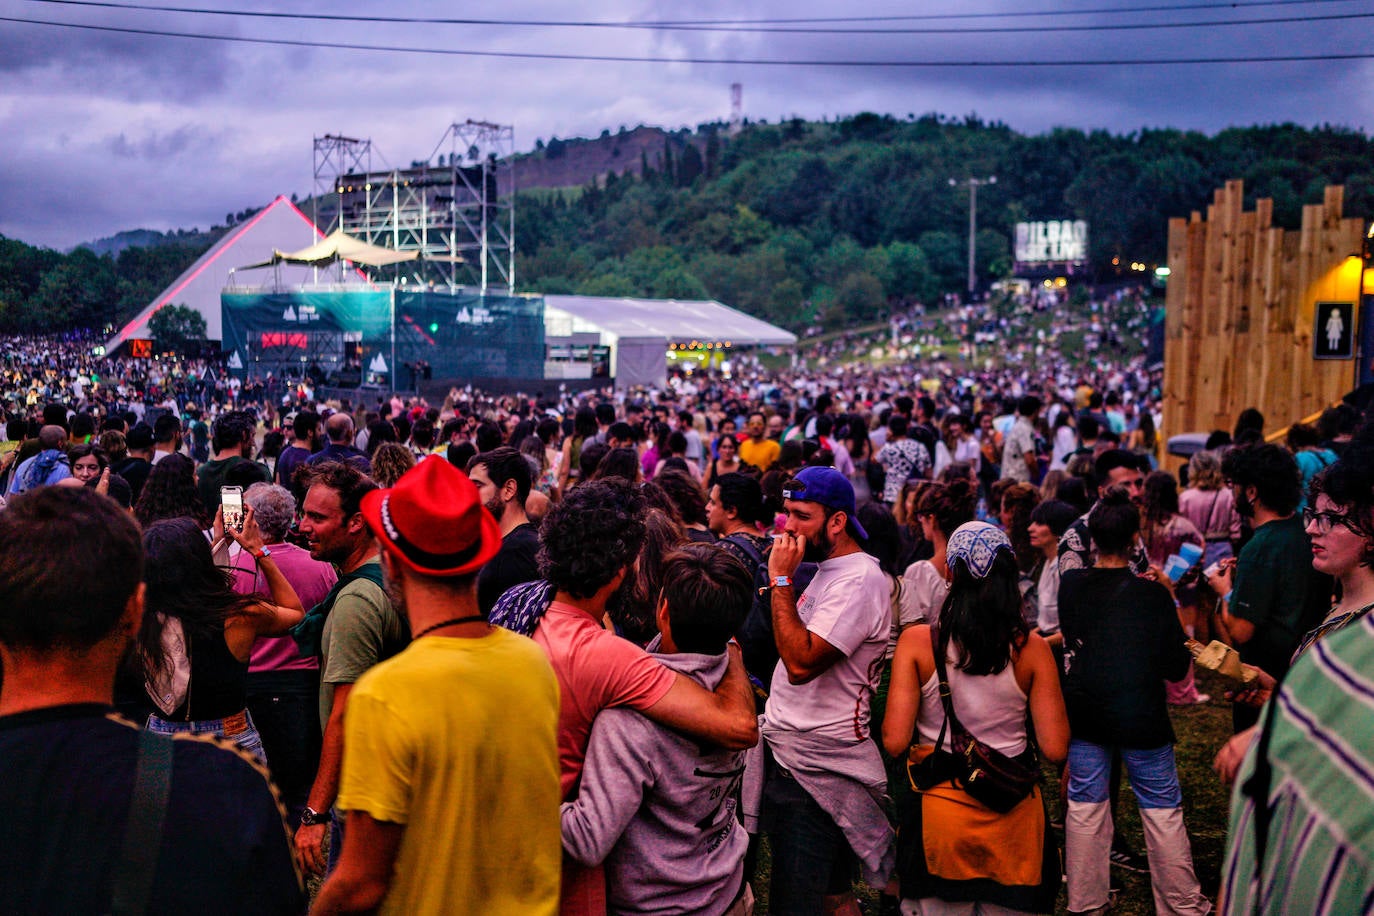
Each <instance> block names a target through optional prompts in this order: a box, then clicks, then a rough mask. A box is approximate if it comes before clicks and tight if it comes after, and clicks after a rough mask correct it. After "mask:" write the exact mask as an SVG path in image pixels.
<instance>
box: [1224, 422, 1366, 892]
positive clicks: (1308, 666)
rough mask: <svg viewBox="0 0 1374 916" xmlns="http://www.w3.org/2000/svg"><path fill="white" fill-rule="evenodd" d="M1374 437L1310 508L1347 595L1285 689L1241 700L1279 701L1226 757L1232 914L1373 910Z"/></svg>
mask: <svg viewBox="0 0 1374 916" xmlns="http://www.w3.org/2000/svg"><path fill="white" fill-rule="evenodd" d="M1371 432H1374V428H1370V427H1366V428H1365V429H1364V430H1361V432H1360V433H1357V434H1356V438H1355V439H1354V440H1353V441H1352V442H1351V443H1350V445H1349V446H1347V449H1346V451H1345V452H1344V454H1343V455H1342V456H1341V458H1340V460H1339V461H1337V462H1336V463H1335V464H1333V465H1332V466H1331V467H1329V468H1327V469H1326V470H1325V471H1324V472H1322V473H1321V474H1320V475H1319V476H1318V477H1317V478H1316V479H1315V481H1314V483H1313V486H1312V490H1311V492H1310V493H1309V500H1310V502H1309V506H1308V509H1307V511H1306V512H1304V521H1305V522H1306V527H1307V534H1308V536H1309V537H1310V538H1311V541H1312V566H1313V567H1314V568H1315V569H1318V570H1320V571H1322V572H1325V573H1328V574H1330V575H1331V576H1334V577H1335V579H1336V580H1337V582H1338V583H1339V585H1340V589H1339V593H1340V597H1339V598H1338V599H1337V600H1336V601H1335V603H1334V604H1333V606H1332V607H1331V610H1330V612H1329V613H1328V614H1327V615H1326V618H1325V619H1324V620H1323V621H1322V622H1321V623H1320V624H1318V625H1317V626H1316V627H1314V628H1313V629H1312V630H1311V631H1309V632H1308V633H1307V635H1306V636H1305V637H1303V639H1302V640H1301V641H1300V643H1299V646H1298V650H1297V653H1296V655H1295V657H1294V662H1293V666H1292V668H1291V669H1290V671H1289V672H1288V674H1287V675H1286V676H1285V677H1284V679H1283V682H1282V686H1281V687H1279V686H1278V685H1276V684H1275V683H1274V681H1273V680H1272V679H1270V678H1266V677H1265V676H1264V675H1263V674H1260V675H1259V687H1258V688H1257V689H1254V690H1252V691H1249V692H1248V694H1249V695H1248V696H1245V697H1242V696H1237V698H1236V699H1237V700H1238V701H1241V700H1248V701H1252V702H1254V701H1258V700H1261V699H1265V698H1266V697H1267V696H1268V695H1269V694H1271V693H1273V694H1274V696H1273V697H1272V699H1270V700H1269V702H1268V703H1267V704H1266V705H1265V708H1264V711H1263V712H1262V713H1261V716H1260V726H1259V727H1258V728H1257V729H1252V730H1251V731H1249V732H1246V733H1242V734H1239V735H1237V736H1236V737H1235V738H1233V739H1231V741H1230V742H1229V743H1228V744H1227V745H1226V746H1225V747H1224V748H1223V749H1222V751H1221V753H1220V754H1218V755H1217V760H1216V764H1215V768H1216V770H1217V772H1218V773H1220V774H1221V775H1222V777H1223V778H1225V779H1227V780H1232V781H1234V782H1235V783H1236V790H1235V792H1234V794H1233V796H1232V801H1231V823H1230V831H1229V838H1228V843H1227V852H1226V860H1225V864H1224V865H1223V867H1222V888H1221V898H1222V899H1223V900H1224V901H1225V902H1226V912H1228V913H1260V912H1264V913H1318V912H1320V913H1354V912H1369V910H1370V900H1371V898H1374V865H1372V864H1371V862H1370V859H1369V849H1370V847H1371V844H1374V822H1371V820H1370V818H1369V797H1370V794H1371V793H1372V792H1374V777H1371V769H1372V768H1374V728H1371V719H1372V718H1374V716H1372V715H1371V708H1370V687H1369V672H1370V670H1371V666H1374V616H1371V615H1370V614H1369V611H1370V608H1371V606H1374V569H1372V568H1371V564H1374V473H1371V468H1374V448H1371V446H1372V445H1374V442H1371V441H1370V440H1371V436H1370V435H1369V434H1370V433H1371ZM1252 744H1253V745H1254V750H1253V751H1251V750H1250V748H1251V746H1252ZM1242 761H1243V763H1242Z"/></svg>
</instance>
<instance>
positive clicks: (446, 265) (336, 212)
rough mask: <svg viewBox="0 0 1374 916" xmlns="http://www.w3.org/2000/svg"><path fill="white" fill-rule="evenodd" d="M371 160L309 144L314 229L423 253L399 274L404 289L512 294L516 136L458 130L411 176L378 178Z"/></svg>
mask: <svg viewBox="0 0 1374 916" xmlns="http://www.w3.org/2000/svg"><path fill="white" fill-rule="evenodd" d="M445 150H447V152H445ZM372 153H373V149H372V143H371V141H370V140H351V139H349V138H346V137H337V136H332V135H330V136H325V137H319V138H316V139H315V185H316V187H315V197H316V201H317V207H316V213H315V217H316V219H315V221H316V224H317V225H319V227H320V228H321V229H322V230H323V231H324V232H325V233H326V234H327V233H329V232H331V231H333V230H334V229H342V230H343V231H344V232H346V233H348V234H349V235H352V236H354V237H356V238H359V239H362V240H363V241H366V242H369V243H371V244H373V245H381V246H383V247H386V248H391V249H394V250H396V251H421V252H423V253H424V255H425V257H424V258H423V259H421V260H420V261H414V262H406V263H405V264H404V265H398V266H399V267H400V268H401V269H403V270H405V271H406V276H405V277H404V278H401V277H398V279H400V280H401V282H403V283H404V282H407V281H413V282H415V283H418V284H421V285H428V284H441V285H445V286H448V287H449V288H450V289H454V288H457V287H458V286H464V285H475V286H477V287H478V288H479V289H480V291H481V292H482V293H486V292H487V289H488V287H492V286H495V287H505V289H506V291H507V293H509V294H513V293H514V292H515V199H514V193H515V167H514V154H515V129H514V128H513V127H510V126H505V125H500V124H491V123H488V122H485V121H472V120H468V121H465V122H463V123H454V124H452V125H450V126H449V128H448V129H447V130H446V131H445V132H444V135H443V137H441V138H440V140H439V143H438V144H437V145H436V146H435V148H434V151H433V152H432V153H431V154H430V156H429V159H428V160H426V161H424V162H414V163H412V164H411V166H410V168H407V169H380V170H374V169H373V167H372Z"/></svg>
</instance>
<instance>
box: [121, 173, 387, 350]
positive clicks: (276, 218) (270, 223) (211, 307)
mask: <svg viewBox="0 0 1374 916" xmlns="http://www.w3.org/2000/svg"><path fill="white" fill-rule="evenodd" d="M323 237H324V234H323V233H322V232H320V230H319V229H318V228H316V226H315V223H314V222H313V221H312V220H311V219H310V217H308V216H306V215H305V214H304V213H302V212H301V211H300V208H298V207H297V206H296V205H295V204H293V203H292V202H291V201H290V200H289V199H288V198H286V197H278V198H277V199H276V200H274V201H272V202H271V203H270V204H268V205H267V206H266V207H264V208H263V209H262V210H260V211H259V212H258V213H257V214H256V215H254V216H253V218H252V219H250V220H248V221H247V222H245V223H243V224H241V225H238V226H235V227H234V228H232V229H230V230H229V231H228V232H226V233H225V234H224V236H223V237H222V238H220V240H219V241H218V242H216V243H215V244H214V245H212V246H211V247H210V250H209V251H207V252H205V254H203V255H201V256H200V258H198V259H197V260H196V262H195V263H194V264H192V265H191V266H190V267H188V268H186V270H184V271H183V272H182V274H181V276H179V277H177V278H176V279H175V280H174V281H172V284H171V285H170V286H168V287H167V288H166V289H164V290H163V291H162V292H160V293H158V294H157V296H156V297H155V298H154V299H153V301H152V302H150V303H148V305H147V306H146V307H145V308H144V309H143V310H142V311H141V312H139V313H138V314H137V315H136V316H134V318H133V320H131V321H130V322H129V323H128V324H126V325H124V327H122V328H120V329H119V331H118V333H116V334H115V336H114V337H112V338H111V339H110V340H109V342H108V343H106V345H105V349H106V350H107V351H110V352H113V351H114V349H115V348H116V347H118V346H120V345H122V344H123V343H124V342H125V341H127V340H128V339H129V338H131V337H144V336H147V333H148V329H147V325H148V319H149V318H151V317H152V315H153V312H155V311H157V310H158V309H160V308H162V307H163V306H164V305H186V306H189V307H190V308H192V309H194V310H195V311H197V312H199V313H200V314H201V315H202V316H204V318H205V333H206V336H207V337H208V338H209V339H211V340H220V339H221V338H222V335H223V330H222V328H221V326H220V302H219V297H220V292H221V291H223V289H224V287H225V286H227V285H229V279H230V274H231V273H233V269H234V267H235V265H237V264H242V263H243V262H245V261H248V260H252V259H253V258H261V257H262V253H263V252H264V251H275V250H277V249H278V248H281V249H286V250H292V249H295V248H297V247H298V246H300V245H303V244H306V243H308V242H312V241H316V240H318V239H321V238H323ZM279 270H280V271H281V281H282V283H283V284H286V285H300V284H305V283H309V282H311V281H312V280H313V279H314V269H313V268H311V267H303V266H291V265H283V266H282V267H281V268H279ZM334 282H339V280H338V279H335V280H334ZM342 282H343V283H346V284H350V285H352V284H365V283H367V278H366V277H364V276H363V275H362V274H361V273H359V272H356V271H345V272H344V273H343V277H342Z"/></svg>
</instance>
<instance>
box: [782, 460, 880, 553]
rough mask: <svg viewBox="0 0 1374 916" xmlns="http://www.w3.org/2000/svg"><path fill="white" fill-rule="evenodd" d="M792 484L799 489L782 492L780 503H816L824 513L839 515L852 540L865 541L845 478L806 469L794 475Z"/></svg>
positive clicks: (829, 471)
mask: <svg viewBox="0 0 1374 916" xmlns="http://www.w3.org/2000/svg"><path fill="white" fill-rule="evenodd" d="M796 480H797V482H798V483H800V484H801V486H800V487H796V486H794V487H789V488H786V489H784V490H783V491H782V495H783V498H784V499H796V500H800V501H802V502H808V503H820V504H821V505H822V506H825V507H826V508H828V509H836V510H838V511H840V512H843V513H844V514H845V517H846V518H847V519H848V522H849V527H850V529H851V530H852V531H853V532H854V534H855V536H856V537H858V538H859V539H860V540H864V541H866V540H868V532H867V531H865V530H864V528H863V525H860V524H859V518H858V516H857V514H856V513H855V512H854V485H853V484H851V483H850V482H849V478H847V477H845V476H844V475H843V474H841V473H840V472H839V471H837V470H835V469H834V468H824V467H807V468H802V469H801V470H800V471H798V472H797V477H796Z"/></svg>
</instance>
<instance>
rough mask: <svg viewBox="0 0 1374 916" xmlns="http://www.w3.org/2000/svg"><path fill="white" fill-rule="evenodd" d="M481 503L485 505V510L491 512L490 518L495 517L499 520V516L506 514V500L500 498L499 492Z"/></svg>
mask: <svg viewBox="0 0 1374 916" xmlns="http://www.w3.org/2000/svg"><path fill="white" fill-rule="evenodd" d="M483 505H485V506H486V507H487V511H488V512H490V513H491V516H492V518H494V519H496V520H497V521H498V522H499V521H501V516H503V515H505V514H506V501H505V500H503V499H502V498H501V496H500V494H498V495H496V496H493V497H492V498H491V499H489V500H488V501H487V502H485V503H483Z"/></svg>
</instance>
